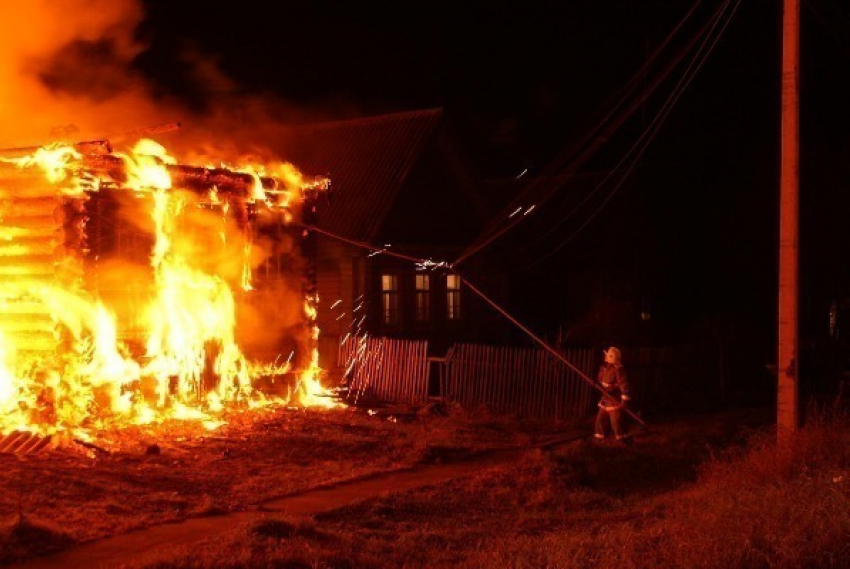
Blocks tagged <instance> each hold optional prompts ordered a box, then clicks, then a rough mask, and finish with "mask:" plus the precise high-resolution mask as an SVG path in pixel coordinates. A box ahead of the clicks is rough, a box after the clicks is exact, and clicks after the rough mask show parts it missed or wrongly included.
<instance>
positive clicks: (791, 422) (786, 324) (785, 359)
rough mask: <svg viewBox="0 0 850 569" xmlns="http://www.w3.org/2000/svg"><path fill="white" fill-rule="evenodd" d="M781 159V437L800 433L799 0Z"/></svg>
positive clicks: (788, 50)
mask: <svg viewBox="0 0 850 569" xmlns="http://www.w3.org/2000/svg"><path fill="white" fill-rule="evenodd" d="M783 1H784V11H783V24H782V156H781V166H780V181H779V184H780V199H779V337H778V344H779V345H778V354H777V355H778V362H777V363H778V365H777V381H778V383H777V398H776V399H777V407H776V427H777V439H778V440H779V441H780V442H783V441H788V440H789V439H790V438H791V436H792V435H793V434H794V433H795V432H796V431H797V428H798V418H797V397H798V393H799V389H798V383H799V376H798V373H797V371H798V369H799V362H800V358H799V350H798V345H799V342H798V338H797V331H798V325H797V312H798V311H797V302H798V292H797V288H798V287H797V283H798V257H799V252H798V234H799V229H798V226H799V222H798V219H799V202H800V200H799V186H800V143H799V136H800V106H799V80H800V64H799V60H800V0H783Z"/></svg>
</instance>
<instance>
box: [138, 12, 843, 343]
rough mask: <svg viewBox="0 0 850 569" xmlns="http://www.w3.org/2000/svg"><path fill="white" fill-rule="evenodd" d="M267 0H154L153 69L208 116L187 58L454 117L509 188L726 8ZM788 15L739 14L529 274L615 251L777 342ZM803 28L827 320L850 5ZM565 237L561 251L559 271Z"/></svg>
mask: <svg viewBox="0 0 850 569" xmlns="http://www.w3.org/2000/svg"><path fill="white" fill-rule="evenodd" d="M268 4H270V3H268V2H266V1H263V2H260V1H255V0H242V1H240V2H227V3H225V2H214V3H211V2H201V1H195V0H184V1H181V2H168V1H164V0H148V1H146V2H145V6H146V8H147V14H148V16H147V20H146V22H145V24H144V25H143V27H142V29H141V30H140V32H141V34H142V36H143V37H144V38H145V39H146V41H148V42H149V44H150V48H149V49H148V51H147V52H146V53H145V54H144V55H143V56H142V57H141V58H140V60H139V65H140V66H141V67H142V68H143V69H144V70H145V71H146V72H147V73H148V74H150V75H151V76H152V77H153V78H154V79H155V81H157V82H158V83H159V85H160V87H161V88H162V89H163V91H165V92H174V93H178V94H181V95H183V96H186V97H188V98H193V97H194V99H195V100H197V104H199V105H201V104H202V103H203V98H204V97H203V94H202V93H201V91H202V90H200V89H199V88H198V86H197V85H193V84H192V83H191V81H189V80H187V79H186V76H185V74H184V71H185V69H184V68H183V67H182V65H181V63H180V61H179V58H177V57H176V54H179V53H181V52H184V51H185V50H186V48H187V47H188V48H192V49H195V50H198V51H200V52H202V53H205V54H207V55H211V56H214V57H215V58H216V59H217V61H218V63H219V65H220V66H221V67H222V69H223V70H224V71H225V72H226V73H227V74H228V75H229V76H230V77H231V78H232V79H233V80H234V81H235V82H236V84H237V85H239V88H240V89H241V90H243V91H244V92H245V93H258V92H265V93H272V94H274V95H275V96H279V97H280V98H281V99H283V100H286V101H287V102H289V103H291V104H293V105H295V106H301V107H303V108H304V109H305V110H307V109H312V110H317V109H321V110H322V111H323V112H327V113H331V114H333V113H336V114H340V115H345V114H352V113H364V114H374V113H382V112H390V111H399V110H411V109H419V108H429V107H436V106H440V107H443V108H444V109H445V111H446V113H447V115H448V116H449V118H450V119H451V120H452V121H453V122H454V124H455V126H456V127H457V130H458V132H459V133H460V135H461V136H462V138H463V141H464V143H465V144H466V145H467V147H468V148H469V149H470V152H471V153H472V156H473V158H474V159H475V161H476V163H477V165H478V167H479V168H480V169H481V171H482V172H483V173H484V175H485V176H486V177H491V178H499V177H503V178H504V177H514V176H516V175H518V174H519V173H520V172H522V171H524V170H526V169H527V170H528V174H527V175H533V174H535V173H540V172H542V171H544V170H545V169H546V168H547V166H548V165H551V163H552V160H553V159H555V158H556V157H557V156H559V154H560V153H561V152H563V151H564V150H565V149H566V148H567V147H568V146H569V145H570V143H572V142H573V141H574V140H576V139H577V138H579V137H580V136H581V135H582V134H583V132H584V130H583V129H584V128H586V126H587V125H588V124H589V122H588V121H589V119H591V118H592V117H594V116H595V114H596V113H598V112H600V111H601V110H604V109H605V104H606V103H607V102H609V101H610V100H611V97H612V96H613V95H614V94H615V93H616V92H617V90H618V88H620V87H621V86H622V85H624V84H625V83H626V82H627V81H628V80H629V79H630V78H631V77H632V76H633V75H634V74H635V73H636V72H637V71H638V70H639V69H640V68H641V66H642V64H643V63H644V62H645V61H646V60H647V58H648V57H649V55H650V54H651V53H652V52H653V50H654V49H655V48H656V46H658V45H659V44H660V42H661V41H662V40H663V39H664V38H665V37H666V35H667V34H668V33H670V32H671V30H672V29H673V28H674V26H675V25H676V23H677V22H678V21H679V20H680V19H681V18H683V16H684V15H685V13H687V12H688V10H689V9H691V7H693V6H695V5H696V6H697V8H696V12H695V18H694V21H695V22H705V21H707V19H708V16H709V15H710V14H711V13H712V12H713V11H714V10H715V9H716V8H717V7H718V6H720V5H721V4H722V2H721V1H720V0H703V1H702V2H695V1H694V0H687V1H685V0H570V1H561V2H535V1H524V2H505V1H491V2H487V3H481V2H474V3H472V2H444V1H437V2H427V3H425V2H416V3H414V2H408V3H405V2H377V3H376V2H372V3H361V2H331V1H329V0H319V1H310V2H307V1H300V0H299V1H295V2H281V3H277V4H275V3H271V4H272V6H271V7H270V6H269V5H268ZM731 4H732V5H735V2H732V3H731ZM781 4H782V3H781V2H755V1H743V2H740V4H739V5H738V7H737V11H736V12H735V15H734V17H733V18H732V19H731V21H730V23H729V25H728V28H727V29H726V31H725V32H724V33H723V34H722V35H721V36H720V39H719V41H718V42H717V44H716V46H715V47H714V49H713V51H712V52H711V54H710V56H709V57H708V58H707V60H706V61H705V63H704V64H703V65H702V66H701V67H700V68H699V72H698V73H697V74H696V76H695V78H694V79H693V81H692V82H691V83H690V84H689V85H688V86H687V88H686V89H685V90H684V91H683V92H682V93H681V95H680V96H679V97H678V99H677V101H676V103H675V105H674V106H673V107H672V109H671V111H670V112H669V114H668V115H667V117H666V119H665V121H664V122H663V124H662V126H661V129H660V130H659V131H658V132H657V134H656V135H655V137H654V138H653V140H652V142H651V144H650V145H648V146H647V147H646V149H645V151H644V153H643V155H642V157H641V159H640V160H639V161H638V162H637V163H636V164H635V166H634V169H633V170H631V172H630V174H629V176H628V178H627V180H626V181H624V183H623V184H622V186H621V188H620V189H619V190H617V191H616V192H612V193H611V199H610V201H608V202H606V203H607V205H606V206H605V208H604V209H602V210H601V212H600V213H599V214H597V215H596V217H595V218H594V219H593V220H592V221H591V222H589V223H588V224H587V225H586V227H585V228H584V229H582V230H581V234H580V235H579V236H578V237H571V235H572V234H573V233H575V232H576V227H577V225H576V224H573V225H568V224H565V227H564V229H563V230H562V232H561V233H558V232H554V233H553V235H552V237H551V240H550V242H548V243H542V244H541V245H540V247H541V250H540V254H539V255H537V259H536V261H537V263H536V265H535V267H536V268H535V269H534V270H533V271H532V272H530V273H528V278H527V279H526V280H536V279H537V278H539V277H540V276H541V275H546V274H554V273H564V272H568V269H569V267H570V266H571V264H573V263H578V262H584V263H587V257H588V256H592V255H596V254H599V255H604V256H607V258H606V260H605V267H607V268H606V271H607V272H605V273H604V274H606V275H608V274H610V275H611V278H613V279H616V278H617V277H616V274H617V272H616V270H615V269H612V267H616V266H617V264H618V263H619V264H622V265H628V266H630V267H631V269H632V270H633V271H634V272H635V274H633V275H631V276H630V277H629V278H637V279H638V280H639V281H640V287H642V288H643V289H645V291H646V296H647V297H648V298H650V299H652V300H653V301H655V302H656V304H657V306H658V307H659V310H666V311H667V312H668V313H669V314H674V313H675V314H677V315H683V314H685V315H687V316H688V317H690V316H692V317H693V318H694V319H699V318H701V317H703V316H704V315H705V313H716V312H721V311H731V312H737V313H747V314H749V313H753V314H754V315H751V316H752V318H754V319H755V320H756V321H757V322H759V321H761V322H765V323H766V326H765V333H766V334H768V335H769V334H772V333H773V332H772V330H770V329H769V327H770V326H771V325H772V317H773V312H774V309H775V298H776V264H777V256H778V252H777V228H778V193H779V185H778V184H779V182H778V168H779V142H780V135H779V121H780V97H779V92H780V91H779V86H780V65H781V37H780V31H781V12H780V10H781ZM802 15H803V19H802V35H803V38H802V55H801V143H802V151H801V158H802V163H801V189H800V196H801V198H800V201H801V204H800V211H801V214H800V216H801V237H800V242H801V261H800V262H801V289H802V293H803V298H802V299H801V309H802V310H804V311H805V312H806V314H809V313H810V312H811V313H813V314H814V316H812V317H813V318H814V319H815V320H817V321H818V322H820V320H819V319H820V318H821V317H823V319H824V323H825V318H826V316H825V313H823V310H824V306H825V304H826V303H828V300H829V299H830V298H833V297H837V296H841V295H845V296H850V271H849V270H848V268H847V266H848V260H850V235H848V233H850V230H848V226H850V223H848V222H847V212H848V211H850V208H848V206H850V199H848V194H850V183H848V182H850V180H848V166H847V165H848V158H850V156H848V154H850V144H848V138H847V136H846V133H847V132H848V118H850V117H848V113H847V112H846V111H845V107H846V105H847V101H848V100H850V97H848V95H850V76H849V75H848V73H847V71H848V68H849V67H850V7H849V6H848V4H847V3H846V2H839V1H838V0H806V1H805V2H803V9H802ZM695 26H696V24H692V25H691V27H690V28H688V27H685V28H683V30H682V34H681V35H680V38H687V37H690V36H692V35H693V33H694V32H695V30H696V27H695ZM689 34H690V35H689ZM678 41H679V44H674V45H673V49H671V50H669V51H670V52H671V53H676V49H675V47H676V45H679V46H681V45H682V43H683V42H684V41H685V40H684V39H679V40H678ZM685 61H687V59H686V60H685ZM673 77H674V79H671V81H670V82H668V83H667V84H666V88H665V89H663V88H659V90H658V92H657V94H656V95H655V97H654V98H653V99H650V100H648V101H647V103H646V105H644V106H642V107H641V108H639V109H638V110H637V111H636V112H635V113H634V114H633V115H631V118H630V119H629V121H628V122H627V123H625V124H624V125H623V126H622V128H620V129H618V130H617V132H616V134H615V135H613V136H612V137H611V140H610V143H609V144H608V145H606V147H605V148H604V150H603V151H601V152H600V153H599V156H598V157H597V158H595V159H594V163H593V164H592V166H593V167H594V168H600V169H602V170H604V169H605V168H610V167H611V166H612V165H613V164H616V163H617V160H618V156H621V155H622V153H623V152H624V151H625V150H626V149H628V148H629V147H630V146H631V145H632V144H634V142H635V140H637V138H638V137H639V136H640V134H641V133H642V132H644V131H645V129H646V128H647V125H649V124H651V121H652V118H653V117H654V116H655V113H656V112H658V110H659V109H660V108H661V104H662V102H663V101H664V98H665V97H667V96H668V95H669V93H670V92H671V90H672V86H673V81H675V77H676V76H675V75H674V76H673ZM648 81H649V79H648V78H647V79H646V80H645V82H644V84H646V83H647V82H648ZM307 118H309V116H308V117H307ZM585 217H587V215H585ZM532 230H533V229H532ZM612 231H613V233H612ZM605 235H608V236H609V240H610V238H613V239H614V244H611V243H610V242H607V241H605V237H604V236H605ZM611 235H613V237H610V236H611ZM567 240H569V241H568V245H567V246H565V247H562V249H558V250H559V251H563V253H562V254H559V255H552V256H551V257H546V254H547V253H548V252H551V251H553V250H555V249H556V248H557V247H558V246H559V245H560V244H562V243H564V242H566V241H567ZM541 257H546V259H545V262H544V261H541V260H540V258H541ZM534 271H538V272H534ZM553 282H558V283H559V285H558V286H560V284H562V283H561V282H560V281H553ZM551 292H557V291H551ZM664 298H668V299H670V300H668V301H667V303H666V308H662V307H663V306H664V300H663V299H664ZM529 316H530V317H534V315H533V314H530V315H529ZM804 316H805V315H804ZM824 325H825V324H824ZM818 326H820V324H818Z"/></svg>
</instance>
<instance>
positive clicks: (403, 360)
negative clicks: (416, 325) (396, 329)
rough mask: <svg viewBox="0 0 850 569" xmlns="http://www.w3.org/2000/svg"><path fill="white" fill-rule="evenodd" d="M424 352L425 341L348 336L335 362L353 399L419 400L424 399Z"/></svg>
mask: <svg viewBox="0 0 850 569" xmlns="http://www.w3.org/2000/svg"><path fill="white" fill-rule="evenodd" d="M427 355H428V342H427V341H419V340H395V339H391V338H376V337H370V336H349V337H348V339H347V341H345V342H343V343H342V344H341V345H340V347H339V353H338V355H337V362H338V364H339V365H340V366H341V367H343V368H344V369H345V374H346V375H347V377H348V378H349V384H348V390H349V395H350V396H351V397H352V398H354V399H355V400H357V399H369V400H374V399H378V400H382V401H390V402H396V403H420V402H423V401H426V400H427V399H428V371H429V370H428V357H427Z"/></svg>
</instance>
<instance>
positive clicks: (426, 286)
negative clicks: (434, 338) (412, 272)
mask: <svg viewBox="0 0 850 569" xmlns="http://www.w3.org/2000/svg"><path fill="white" fill-rule="evenodd" d="M430 319H431V275H416V320H418V321H419V322H425V321H427V320H430Z"/></svg>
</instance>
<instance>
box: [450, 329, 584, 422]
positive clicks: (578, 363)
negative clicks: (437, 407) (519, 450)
mask: <svg viewBox="0 0 850 569" xmlns="http://www.w3.org/2000/svg"><path fill="white" fill-rule="evenodd" d="M561 354H562V355H563V356H564V358H565V359H566V360H567V361H569V362H570V363H572V365H573V366H575V367H577V368H578V369H580V370H581V371H582V372H584V374H585V375H587V376H588V377H590V378H593V377H594V376H595V371H596V369H595V368H596V366H597V365H598V361H596V359H594V351H593V350H592V349H590V348H569V349H566V350H563V351H562V352H561ZM597 359H598V358H597ZM445 389H446V393H445V396H446V397H447V398H449V399H451V400H454V401H456V402H458V403H460V404H461V405H462V406H463V407H465V408H475V407H479V406H482V405H484V406H486V407H487V408H489V409H490V410H491V411H493V412H495V413H505V414H512V415H515V416H518V417H523V418H536V419H554V420H569V419H572V418H578V417H583V416H585V415H587V414H588V413H590V412H591V411H593V409H594V405H595V402H596V400H597V399H598V397H597V393H596V391H595V389H594V388H593V387H592V386H591V385H590V383H589V382H588V381H587V380H585V379H583V378H582V377H581V376H580V374H578V373H577V372H575V371H574V370H572V369H571V368H569V367H568V366H567V365H565V364H564V363H563V362H561V361H560V360H558V359H556V358H555V357H553V356H552V355H551V354H550V353H548V352H546V351H544V350H540V349H536V348H517V347H509V346H507V347H493V346H483V345H477V344H456V345H455V346H454V347H453V348H452V349H451V350H450V351H449V353H448V355H447V356H446V385H445Z"/></svg>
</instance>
